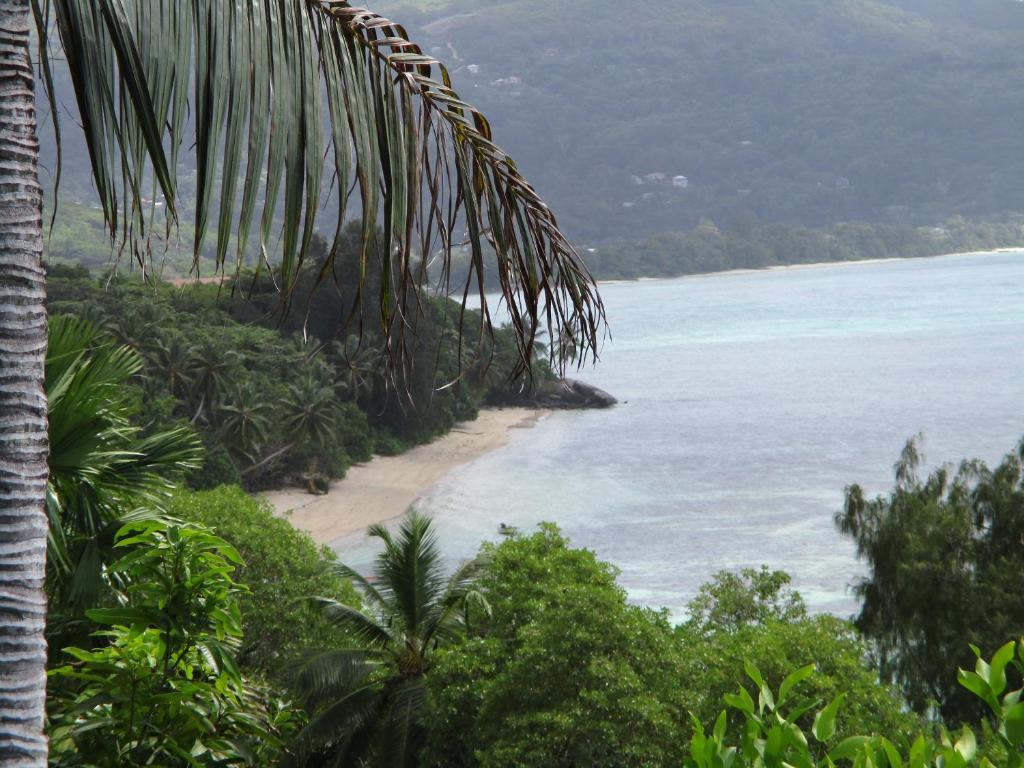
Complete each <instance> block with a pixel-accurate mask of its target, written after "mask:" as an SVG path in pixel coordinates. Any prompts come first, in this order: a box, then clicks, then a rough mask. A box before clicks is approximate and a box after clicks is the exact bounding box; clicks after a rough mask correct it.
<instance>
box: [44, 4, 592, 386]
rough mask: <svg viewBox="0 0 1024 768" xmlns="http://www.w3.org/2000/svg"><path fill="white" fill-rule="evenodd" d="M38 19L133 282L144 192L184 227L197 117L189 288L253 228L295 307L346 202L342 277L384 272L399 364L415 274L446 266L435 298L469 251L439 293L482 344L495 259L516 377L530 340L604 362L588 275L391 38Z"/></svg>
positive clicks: (306, 17) (313, 7)
mask: <svg viewBox="0 0 1024 768" xmlns="http://www.w3.org/2000/svg"><path fill="white" fill-rule="evenodd" d="M34 2H35V3H36V5H37V6H38V11H39V16H40V18H41V19H42V21H41V25H42V29H43V30H44V31H45V30H46V29H47V28H48V25H49V24H50V20H49V19H48V18H47V16H48V13H49V9H51V8H52V12H53V16H54V18H55V19H56V23H57V27H58V29H59V31H60V43H61V46H62V48H63V53H64V55H65V57H66V59H67V64H68V67H69V69H70V72H71V77H72V81H73V84H74V87H75V92H76V97H77V100H78V106H79V111H80V114H81V120H82V125H83V128H84V130H85V136H86V141H87V145H88V147H89V153H90V159H91V161H92V168H93V173H94V176H95V179H96V186H97V190H98V192H99V197H100V201H101V204H102V207H103V211H104V215H105V218H106V221H107V225H108V227H109V229H110V232H111V234H112V236H114V237H115V238H117V239H119V240H120V241H121V242H122V243H124V244H126V245H128V246H129V247H130V248H131V249H132V251H133V253H135V254H136V255H137V256H138V258H139V259H140V261H141V262H142V263H143V264H145V263H147V260H146V255H145V248H144V246H145V242H146V237H147V236H148V234H149V233H150V231H151V229H152V226H153V225H152V223H151V222H150V220H149V219H147V216H146V210H145V207H144V206H143V205H142V197H143V192H144V190H146V189H147V188H148V186H147V185H152V186H155V187H156V188H158V189H159V190H160V191H161V192H162V194H163V196H164V198H165V200H166V202H167V206H166V208H165V210H166V211H167V212H168V213H167V215H168V218H169V222H168V225H170V224H172V223H173V222H174V221H176V220H177V218H178V217H180V216H182V215H183V214H184V207H185V205H184V201H183V200H182V199H181V197H180V195H179V191H180V190H179V187H178V179H177V176H176V172H177V161H178V157H179V153H180V148H181V147H182V146H190V145H191V144H192V137H191V136H187V135H186V133H187V132H189V124H190V122H192V121H190V119H189V114H190V113H189V110H190V109H192V110H193V112H192V115H193V116H194V125H195V126H196V128H195V154H196V157H197V174H196V179H197V188H196V199H195V211H194V218H195V225H196V226H195V240H194V243H193V246H194V253H195V254H196V261H195V268H196V269H197V270H198V267H199V260H198V255H199V254H200V253H201V251H202V249H203V244H204V242H205V239H206V238H207V235H208V233H209V232H210V230H215V241H216V248H215V252H216V263H217V269H218V270H220V271H222V272H223V271H226V272H228V273H232V272H234V273H237V272H238V270H239V269H240V268H241V266H242V264H243V263H244V262H245V260H246V257H247V255H246V251H247V244H248V243H249V242H250V238H251V236H252V230H253V229H254V227H255V228H256V229H257V230H258V240H259V245H260V251H261V253H262V255H263V258H264V259H266V260H268V263H269V259H270V258H271V254H272V253H274V252H275V247H274V246H275V242H274V235H275V232H274V230H273V225H274V223H275V221H282V222H283V223H282V226H281V231H280V253H279V258H277V259H276V263H275V265H274V267H275V270H276V274H278V275H279V277H280V280H281V287H282V290H283V293H284V296H285V300H286V301H288V300H290V299H291V298H292V292H293V289H294V287H295V281H296V276H297V274H298V272H299V270H300V269H301V267H302V266H303V264H304V262H305V261H306V259H307V256H308V251H309V244H310V241H311V238H312V235H313V232H314V228H315V227H316V225H317V223H318V219H319V218H320V216H319V214H320V212H321V209H322V208H323V207H324V206H325V205H326V204H327V203H330V205H329V206H328V208H329V211H328V213H327V214H326V216H325V217H324V218H326V220H327V221H333V222H336V223H337V225H338V231H339V232H340V225H341V223H343V222H344V220H345V219H346V215H347V212H348V211H349V206H348V203H349V197H350V196H354V197H355V198H356V199H355V201H354V202H355V203H356V205H355V207H356V209H357V211H356V213H357V214H358V215H359V216H360V217H361V219H362V222H363V227H362V229H363V242H364V246H363V252H362V254H361V259H360V266H359V274H358V275H342V276H340V277H341V279H345V280H351V281H355V282H356V284H357V285H360V286H361V285H363V283H364V281H365V279H366V277H367V274H368V273H370V271H371V269H373V268H375V269H376V271H377V272H379V274H380V280H379V282H380V289H379V295H378V296H376V297H374V301H375V302H376V303H377V304H378V305H379V308H380V326H381V331H382V335H383V338H385V339H386V340H387V341H388V343H389V350H390V352H391V353H392V354H391V357H392V358H393V359H400V358H402V357H403V353H404V346H405V344H406V343H407V341H406V340H407V338H408V337H411V336H414V335H415V323H416V317H417V316H418V312H417V309H418V308H417V307H416V306H415V302H417V301H418V297H419V294H418V292H417V291H415V290H412V289H413V288H415V287H416V286H419V285H421V284H422V283H423V281H424V280H425V279H426V269H425V266H424V265H425V263H426V260H427V259H428V258H433V257H438V258H439V259H440V261H441V263H442V265H444V269H443V274H444V275H445V280H446V281H447V276H448V274H449V272H448V270H447V265H448V264H449V260H450V255H451V252H452V249H453V247H455V246H458V245H461V244H462V242H463V240H464V239H465V240H466V241H467V242H468V245H469V246H470V250H471V253H472V264H473V266H472V269H471V270H470V272H469V275H468V277H467V279H466V283H465V284H464V285H462V286H448V288H449V289H452V290H454V291H455V292H456V293H457V294H461V296H462V297H463V300H464V301H465V298H466V297H467V296H468V294H469V293H471V292H472V293H478V294H479V295H480V299H481V307H482V313H481V314H482V318H483V319H482V321H481V322H482V323H484V324H485V325H486V326H487V328H488V329H489V325H490V308H489V307H488V305H487V302H486V298H485V297H484V271H485V269H486V267H485V256H484V254H485V251H487V250H488V248H489V249H492V250H493V252H494V254H495V258H496V263H495V267H494V268H495V271H496V276H497V278H498V282H499V283H500V286H501V292H502V294H503V297H504V301H505V302H506V303H507V304H508V316H509V317H510V318H511V321H512V323H513V325H514V327H515V330H516V335H517V338H518V341H519V345H520V366H521V367H523V368H525V367H527V366H528V365H529V362H530V361H531V359H532V345H533V342H534V339H535V337H536V335H537V333H538V330H539V328H540V325H541V322H543V324H545V325H547V326H548V328H549V333H550V332H551V329H552V328H573V329H575V333H576V335H577V336H578V349H579V350H580V352H581V353H587V352H590V353H594V352H596V347H597V343H598V334H599V327H600V324H601V323H602V321H603V308H602V306H601V303H600V300H599V298H598V297H597V295H596V292H595V290H594V285H593V281H592V279H591V278H590V276H589V274H588V273H587V271H586V269H585V268H584V267H583V265H582V262H581V260H580V259H579V257H578V255H577V254H576V252H575V250H574V249H573V247H572V245H571V244H570V243H569V242H568V241H567V240H566V238H565V237H564V235H563V234H562V233H561V231H560V230H559V229H558V225H557V222H556V220H555V218H554V216H553V215H552V213H551V211H550V210H549V209H548V208H547V206H546V205H545V204H544V203H543V201H542V200H541V199H540V197H539V196H538V195H537V194H536V192H535V191H534V190H533V189H532V187H530V185H529V184H528V183H527V182H526V181H525V179H523V177H522V176H521V175H520V173H519V171H518V170H517V168H516V165H515V163H514V162H513V161H512V159H511V158H510V157H509V156H508V155H507V154H505V153H504V152H503V151H502V150H501V149H500V148H498V147H497V146H496V145H495V144H494V143H493V141H492V137H491V128H490V125H489V123H488V121H487V120H486V118H485V117H484V116H483V115H482V114H481V113H480V112H478V111H477V110H476V109H474V108H473V107H472V106H471V105H469V104H468V103H466V102H465V101H463V100H462V99H461V98H460V97H459V96H458V94H456V93H455V91H453V90H452V88H451V82H450V78H449V75H448V72H447V70H446V69H445V68H444V66H443V65H441V64H440V63H439V62H438V61H437V60H436V59H434V58H432V57H430V56H427V55H425V54H423V52H422V51H421V49H420V48H419V46H417V45H416V44H415V43H412V42H410V41H409V39H408V36H407V34H406V32H405V30H404V29H403V28H402V27H401V26H400V25H398V24H395V23H393V22H391V21H389V20H387V19H385V18H383V17H381V16H379V15H377V14H375V13H372V12H370V11H367V10H364V9H360V8H355V7H352V6H350V5H349V4H348V3H347V2H344V0H49V1H48V2H47V1H45V0H34ZM44 39H45V38H44ZM51 42H54V41H51ZM45 53H46V52H45V51H44V54H45ZM54 53H56V52H54ZM328 175H330V177H331V178H330V180H329V183H325V180H326V179H327V177H328ZM282 193H283V194H282ZM261 199H262V205H260V204H259V201H260V200H261ZM258 208H261V209H262V210H261V213H260V214H259V223H258V225H257V223H256V219H257V209H258ZM232 224H235V227H234V234H233V237H234V240H235V251H234V258H233V260H232V258H231V256H230V254H229V241H230V240H231V238H232V231H231V230H232ZM378 228H379V231H380V234H379V235H378V234H377V233H378ZM464 233H465V234H464ZM334 252H335V249H334V248H333V247H332V248H330V249H329V250H328V254H329V255H328V256H327V258H326V261H325V263H323V264H321V265H319V267H320V279H321V280H322V279H324V278H325V277H326V276H327V275H328V274H330V273H331V272H332V270H333V267H334V265H333V262H332V259H333V253H334ZM232 261H233V263H232ZM552 336H553V334H552ZM582 356H583V355H582V354H581V357H582Z"/></svg>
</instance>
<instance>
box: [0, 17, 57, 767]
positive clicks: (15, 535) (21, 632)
mask: <svg viewBox="0 0 1024 768" xmlns="http://www.w3.org/2000/svg"><path fill="white" fill-rule="evenodd" d="M30 23H31V17H30V15H29V0H0V764H2V765H4V766H33V767H35V766H45V765H46V752H47V749H46V737H45V735H44V733H43V712H44V707H45V700H46V641H45V638H44V634H43V632H44V628H45V621H46V596H45V593H44V592H43V577H44V574H45V567H46V533H47V520H46V514H45V511H44V506H43V505H44V500H45V496H46V476H47V463H46V460H47V441H46V397H45V395H44V394H43V364H44V360H45V354H46V307H45V298H46V285H45V274H44V271H43V265H42V255H43V220H42V190H41V188H40V186H39V176H38V162H39V142H38V141H37V139H36V112H35V94H34V85H35V83H34V80H33V75H32V64H31V59H30V58H29V44H30V38H29V29H30Z"/></svg>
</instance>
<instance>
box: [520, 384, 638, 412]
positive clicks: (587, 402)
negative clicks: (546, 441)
mask: <svg viewBox="0 0 1024 768" xmlns="http://www.w3.org/2000/svg"><path fill="white" fill-rule="evenodd" d="M533 400H534V402H535V403H536V404H537V405H538V406H539V407H541V408H608V407H610V406H613V405H615V404H616V403H617V402H619V401H618V400H616V399H615V398H614V397H613V396H612V395H610V394H608V393H607V392H605V391H604V390H603V389H598V388H597V387H595V386H594V385H593V384H587V383H586V382H585V381H579V380H578V379H560V380H558V381H556V382H554V383H552V384H550V385H549V386H547V387H545V388H544V389H543V390H541V391H540V392H538V393H537V394H536V396H535V397H534V398H533Z"/></svg>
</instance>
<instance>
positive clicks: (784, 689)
mask: <svg viewBox="0 0 1024 768" xmlns="http://www.w3.org/2000/svg"><path fill="white" fill-rule="evenodd" d="M817 668H818V667H817V665H816V664H808V665H807V666H805V667H801V668H800V669H798V670H797V671H796V672H792V673H790V674H788V675H786V679H785V680H783V681H782V685H780V686H779V697H778V704H779V706H780V707H781V706H782V704H783V703H784V702H785V701H786V698H787V697H788V696H789V692H790V691H791V690H792V689H793V687H794V686H796V685H799V684H800V683H802V682H803V681H804V680H806V679H807V678H809V677H810V676H811V675H813V674H814V672H815V670H816V669H817Z"/></svg>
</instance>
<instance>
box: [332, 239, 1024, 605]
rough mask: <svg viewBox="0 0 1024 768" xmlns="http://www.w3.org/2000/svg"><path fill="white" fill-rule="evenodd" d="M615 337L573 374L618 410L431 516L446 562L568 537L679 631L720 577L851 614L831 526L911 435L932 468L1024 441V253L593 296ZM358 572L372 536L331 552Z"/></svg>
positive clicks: (514, 447) (441, 495) (516, 459)
mask: <svg viewBox="0 0 1024 768" xmlns="http://www.w3.org/2000/svg"><path fill="white" fill-rule="evenodd" d="M602 296H603V297H604V300H605V303H606V306H607V310H608V317H609V322H610V325H611V330H612V333H613V339H612V340H611V341H609V342H608V343H607V344H606V345H605V347H604V350H603V353H602V357H601V361H600V362H599V363H598V364H597V365H596V366H595V367H593V368H592V369H585V370H584V371H582V372H580V374H578V376H579V378H582V379H584V380H586V381H588V382H591V383H593V384H596V385H597V386H599V387H602V388H603V389H607V390H608V391H609V392H611V393H612V394H614V395H615V396H616V397H618V398H619V400H620V402H621V404H620V405H618V406H616V407H615V408H612V409H609V410H603V411H575V412H558V413H553V414H551V415H550V416H549V417H547V418H545V419H543V420H542V421H541V422H540V423H539V424H537V425H536V426H535V427H533V428H532V429H523V430H516V434H515V435H514V437H513V438H512V440H511V441H510V442H509V444H508V445H506V446H505V447H503V448H501V449H499V450H497V451H495V452H493V453H490V454H488V455H486V456H484V457H482V458H480V459H478V460H476V461H474V462H472V463H471V464H468V465H465V466H463V467H460V468H458V469H457V470H455V471H453V472H452V473H450V474H449V475H448V476H446V477H445V478H444V479H443V480H441V481H440V482H439V483H438V484H437V485H436V486H434V488H433V489H432V490H431V491H430V493H429V494H428V495H427V496H426V497H424V498H423V499H421V500H420V502H419V504H418V506H419V509H421V510H422V511H424V512H426V513H428V514H431V515H433V516H434V518H435V520H436V523H437V527H438V529H439V533H440V536H441V540H442V543H443V547H444V549H445V552H446V553H447V554H448V555H449V556H451V557H452V558H453V559H461V558H465V557H469V556H471V555H472V554H473V553H474V552H475V551H476V549H477V547H478V545H479V543H480V541H481V540H484V539H492V540H496V539H498V538H500V537H499V536H498V535H497V528H498V525H499V524H500V523H502V522H504V523H506V524H508V525H514V526H518V527H519V528H520V529H521V530H523V531H524V532H528V531H529V530H530V529H531V528H532V527H533V526H535V525H536V524H537V523H538V522H540V521H543V520H549V521H553V522H556V523H557V524H558V525H559V526H561V527H562V529H563V530H564V531H565V533H566V534H567V535H568V536H569V537H570V538H571V539H572V541H573V543H574V544H575V545H577V546H584V547H588V548H590V549H593V550H594V551H595V552H596V553H597V554H598V556H600V557H602V558H604V559H607V560H610V561H611V562H613V563H614V564H615V565H617V566H618V567H619V568H620V569H621V570H622V575H621V577H620V582H621V583H622V585H623V586H624V587H625V588H626V589H627V590H628V591H629V595H630V598H631V599H632V600H634V601H636V602H639V603H642V604H645V605H650V606H652V607H667V608H668V609H669V610H670V612H671V613H672V614H673V615H674V616H677V617H679V616H682V615H683V613H684V608H685V605H686V603H687V601H688V600H689V599H690V598H691V597H692V596H693V595H694V593H695V592H696V590H697V588H698V587H699V586H700V584H701V583H703V582H705V581H707V580H708V579H709V577H710V576H711V575H712V574H713V573H715V572H716V571H718V570H722V569H730V570H731V569H737V568H741V567H744V566H757V565H759V564H761V563H765V564H768V565H770V566H772V567H775V568H782V569H785V570H787V571H789V572H790V573H791V574H792V576H793V580H794V584H795V586H796V587H797V588H798V589H799V590H800V591H801V593H802V594H803V595H804V597H805V599H806V600H807V603H808V604H809V606H810V607H811V609H812V610H815V611H829V612H832V613H836V614H839V615H842V616H847V615H850V614H851V613H853V612H855V610H856V601H855V599H854V598H853V596H852V594H851V593H850V590H849V585H851V584H853V583H855V582H856V581H857V580H858V578H859V577H860V575H861V574H862V573H863V568H862V566H861V565H860V564H859V563H858V562H857V560H856V557H855V553H854V551H853V547H852V546H851V544H850V543H849V542H848V541H845V540H843V539H842V538H840V536H839V534H838V533H837V532H836V530H835V527H834V524H833V517H834V515H835V513H836V512H837V511H839V510H840V508H841V507H842V503H843V489H844V487H845V486H847V485H849V484H851V483H854V482H857V483H860V484H861V485H863V486H864V487H865V488H866V490H867V491H869V492H871V493H880V492H884V491H886V490H888V489H889V488H890V487H891V485H892V474H893V473H892V465H893V463H894V462H895V461H896V459H897V458H898V455H899V452H900V450H901V448H902V447H903V444H904V442H905V441H906V439H907V438H908V437H911V436H913V435H915V434H917V433H923V435H924V439H923V442H922V446H923V452H924V454H925V459H926V464H927V466H928V467H929V468H931V467H934V466H937V465H939V464H941V463H944V462H953V461H959V460H960V459H962V458H968V457H976V458H981V459H984V460H986V461H989V462H995V461H998V460H999V458H1000V457H1001V456H1002V455H1003V454H1005V453H1006V452H1007V451H1009V450H1010V449H1012V448H1013V447H1014V446H1015V445H1016V443H1017V441H1019V440H1020V438H1021V436H1022V435H1024V409H1022V407H1021V404H1022V403H1024V364H1022V348H1024V252H1013V253H994V254H987V255H968V256H945V257H938V258H933V259H915V260H907V261H891V262H879V263H864V264H839V265H834V266H823V267H820V268H816V269H802V270H778V271H764V272H755V273H729V274H721V275H710V276H702V277H695V278H680V279H675V280H656V281H643V282H637V283H623V284H611V285H606V286H603V287H602ZM337 548H338V550H339V554H340V555H341V556H342V558H343V559H344V560H345V562H347V563H349V564H350V565H353V566H355V567H358V568H367V567H368V566H369V565H370V562H371V561H372V557H373V554H374V551H375V550H374V548H373V547H372V544H371V543H368V542H367V540H366V539H365V537H363V536H355V537H351V538H349V539H346V540H343V541H342V542H339V544H338V547H337Z"/></svg>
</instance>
